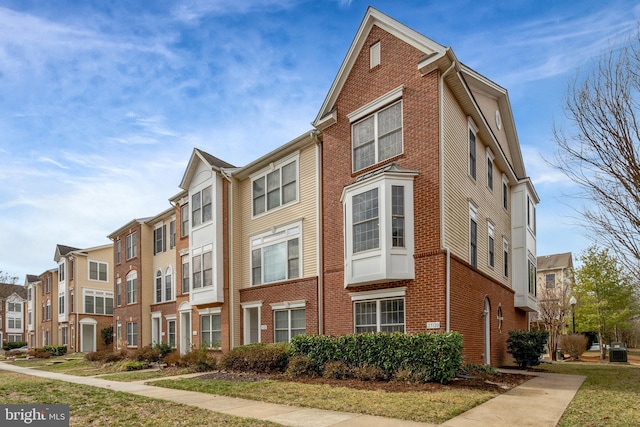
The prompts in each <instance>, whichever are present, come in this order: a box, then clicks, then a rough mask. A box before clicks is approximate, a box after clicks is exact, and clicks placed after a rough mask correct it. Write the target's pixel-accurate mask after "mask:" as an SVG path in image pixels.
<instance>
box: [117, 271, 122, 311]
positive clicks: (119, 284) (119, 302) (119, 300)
mask: <svg viewBox="0 0 640 427" xmlns="http://www.w3.org/2000/svg"><path fill="white" fill-rule="evenodd" d="M116 305H118V306H121V305H122V279H120V278H119V277H118V278H117V279H116Z"/></svg>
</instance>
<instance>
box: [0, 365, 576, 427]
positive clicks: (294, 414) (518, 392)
mask: <svg viewBox="0 0 640 427" xmlns="http://www.w3.org/2000/svg"><path fill="white" fill-rule="evenodd" d="M0 369H2V370H6V371H12V372H19V373H22V374H27V375H33V376H37V377H42V378H49V379H54V380H60V381H66V382H71V383H76V384H85V385H89V386H94V387H101V388H106V389H109V390H114V391H122V392H125V393H131V394H136V395H139V396H146V397H151V398H155V399H162V400H169V401H172V402H177V403H182V404H185V405H191V406H197V407H199V408H204V409H208V410H210V411H214V412H220V413H223V414H228V415H233V416H238V417H246V418H257V419H261V420H267V421H272V422H275V423H279V424H282V425H285V426H301V427H330V426H338V427H341V426H350V427H351V426H353V427H412V426H423V427H424V426H435V425H436V424H428V423H417V422H413V421H404V420H398V419H394V418H384V417H376V416H372V415H363V414H354V413H348V412H337V411H326V410H321V409H312V408H299V407H295V406H288V405H280V404H274V403H266V402H257V401H253V400H246V399H238V398H234V397H225V396H217V395H212V394H206V393H198V392H193V391H184V390H174V389H167V388H162V387H154V386H152V385H148V384H142V381H139V382H121V381H110V380H105V379H102V378H98V377H78V376H73V375H66V374H60V373H57V372H47V371H41V370H38V369H31V368H23V367H20V366H16V365H13V364H11V363H6V362H0ZM510 372H513V371H510ZM518 373H525V372H518ZM197 375H202V374H193V375H192V376H197ZM174 378H175V377H174ZM585 378H586V377H584V376H579V375H559V374H548V373H536V374H535V378H533V379H531V380H529V381H527V382H526V383H524V384H522V385H521V386H519V387H516V388H514V389H512V390H509V391H508V392H506V393H503V394H501V395H499V396H497V397H495V398H493V399H491V400H489V401H487V402H485V403H483V404H482V405H479V406H477V407H475V408H473V409H471V410H470V411H467V412H465V413H463V414H462V415H459V416H457V417H455V418H453V419H451V420H449V421H447V422H445V423H444V424H441V425H442V426H455V427H467V426H468V427H474V426H536V427H545V426H549V427H552V426H555V425H556V424H557V423H558V420H559V419H560V417H561V416H562V414H563V413H564V410H565V409H566V407H567V406H568V405H569V402H571V399H573V396H574V395H575V393H576V392H577V391H578V389H579V388H580V385H581V384H582V382H583V381H584V380H585ZM145 382H148V380H145Z"/></svg>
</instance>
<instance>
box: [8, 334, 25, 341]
mask: <svg viewBox="0 0 640 427" xmlns="http://www.w3.org/2000/svg"><path fill="white" fill-rule="evenodd" d="M7 340H8V341H9V342H21V341H22V335H17V334H7Z"/></svg>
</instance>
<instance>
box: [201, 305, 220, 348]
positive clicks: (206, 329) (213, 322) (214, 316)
mask: <svg viewBox="0 0 640 427" xmlns="http://www.w3.org/2000/svg"><path fill="white" fill-rule="evenodd" d="M221 344H222V315H221V314H220V313H208V314H201V315H200V345H201V346H202V347H205V348H220V346H221Z"/></svg>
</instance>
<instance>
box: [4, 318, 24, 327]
mask: <svg viewBox="0 0 640 427" xmlns="http://www.w3.org/2000/svg"><path fill="white" fill-rule="evenodd" d="M7 329H22V318H21V317H7Z"/></svg>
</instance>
